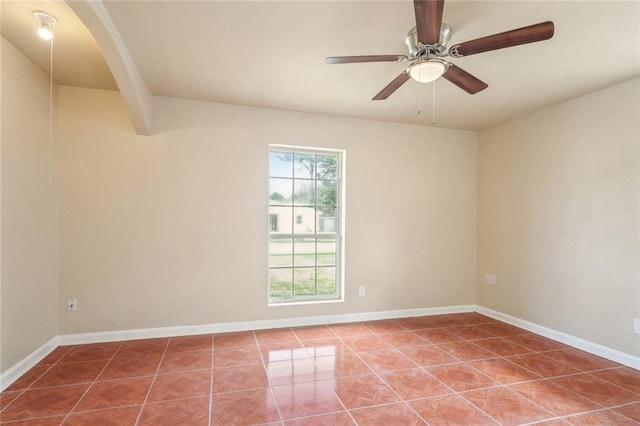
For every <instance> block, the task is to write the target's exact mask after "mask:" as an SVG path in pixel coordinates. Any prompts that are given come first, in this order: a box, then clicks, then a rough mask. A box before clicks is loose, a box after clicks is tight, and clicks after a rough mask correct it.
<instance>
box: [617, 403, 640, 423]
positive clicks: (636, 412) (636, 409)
mask: <svg viewBox="0 0 640 426" xmlns="http://www.w3.org/2000/svg"><path fill="white" fill-rule="evenodd" d="M612 410H613V411H615V412H616V413H618V414H622V415H623V416H625V417H628V418H630V419H632V420H635V421H636V422H638V423H640V402H634V403H632V404H628V405H623V406H621V407H616V408H612Z"/></svg>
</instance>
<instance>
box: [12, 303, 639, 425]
mask: <svg viewBox="0 0 640 426" xmlns="http://www.w3.org/2000/svg"><path fill="white" fill-rule="evenodd" d="M0 409H1V410H2V411H1V412H0V423H2V424H16V425H17V424H20V425H60V424H64V425H171V426H174V425H190V426H191V425H237V424H238V425H239V424H274V425H354V424H360V425H377V424H380V425H385V426H388V425H414V424H415V425H421V424H450V425H484V424H487V425H496V424H505V425H515V424H545V425H563V424H564V425H567V424H575V425H584V424H592V425H626V424H629V425H639V424H640V371H637V370H634V369H632V368H629V367H624V366H621V365H619V364H616V363H614V362H611V361H608V360H605V359H602V358H599V357H596V356H594V355H590V354H587V353H585V352H581V351H579V350H577V349H574V348H571V347H568V346H565V345H563V344H560V343H557V342H554V341H552V340H549V339H546V338H544V337H541V336H538V335H535V334H532V333H529V332H527V331H525V330H522V329H519V328H517V327H513V326H511V325H508V324H505V323H502V322H499V321H496V320H494V319H491V318H489V317H486V316H483V315H481V314H478V313H466V314H451V315H438V316H428V317H418V318H402V319H395V320H382V321H372V322H362V323H354V324H336V325H328V326H324V325H322V326H314V327H301V328H285V329H277V330H259V331H255V332H253V331H249V332H241V333H221V334H213V335H211V334H208V335H200V336H187V337H175V338H166V339H148V340H137V341H127V342H115V343H102V344H93V345H78V346H65V347H59V348H57V349H56V350H55V351H54V352H52V353H51V354H50V355H49V356H47V358H46V359H44V360H43V361H42V362H40V363H39V364H38V365H37V366H35V367H34V368H33V369H31V370H30V371H29V372H27V373H26V374H25V375H24V376H23V377H22V378H20V379H19V380H18V381H16V382H15V383H13V384H12V385H11V386H10V387H9V388H8V389H7V390H5V391H4V392H3V393H2V394H0Z"/></svg>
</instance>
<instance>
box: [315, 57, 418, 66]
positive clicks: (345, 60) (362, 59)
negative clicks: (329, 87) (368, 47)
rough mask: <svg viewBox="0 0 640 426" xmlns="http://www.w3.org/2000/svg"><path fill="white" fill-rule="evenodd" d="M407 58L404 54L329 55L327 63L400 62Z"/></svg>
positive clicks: (326, 59)
mask: <svg viewBox="0 0 640 426" xmlns="http://www.w3.org/2000/svg"><path fill="white" fill-rule="evenodd" d="M408 59H409V58H408V57H407V56H405V55H365V56H329V57H328V58H325V60H324V62H325V63H327V64H355V63H359V62H402V61H406V60H408Z"/></svg>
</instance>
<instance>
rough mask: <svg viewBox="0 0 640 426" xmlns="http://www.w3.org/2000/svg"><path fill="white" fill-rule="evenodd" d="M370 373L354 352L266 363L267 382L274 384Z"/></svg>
mask: <svg viewBox="0 0 640 426" xmlns="http://www.w3.org/2000/svg"><path fill="white" fill-rule="evenodd" d="M370 374H373V371H371V369H370V368H369V367H368V366H367V365H366V364H365V363H364V362H362V361H361V360H360V358H359V357H358V356H356V355H355V354H354V355H351V354H347V355H338V356H323V357H318V358H304V359H294V360H286V361H276V362H270V363H268V364H267V375H268V376H269V382H270V383H271V384H272V385H274V386H276V385H284V384H291V383H299V382H308V381H313V380H327V379H333V378H337V377H346V376H361V375H370Z"/></svg>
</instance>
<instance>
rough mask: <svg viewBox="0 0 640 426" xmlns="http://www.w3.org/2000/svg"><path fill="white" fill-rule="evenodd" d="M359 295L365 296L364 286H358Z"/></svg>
mask: <svg viewBox="0 0 640 426" xmlns="http://www.w3.org/2000/svg"><path fill="white" fill-rule="evenodd" d="M358 296H364V286H363V285H361V286H358Z"/></svg>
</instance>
